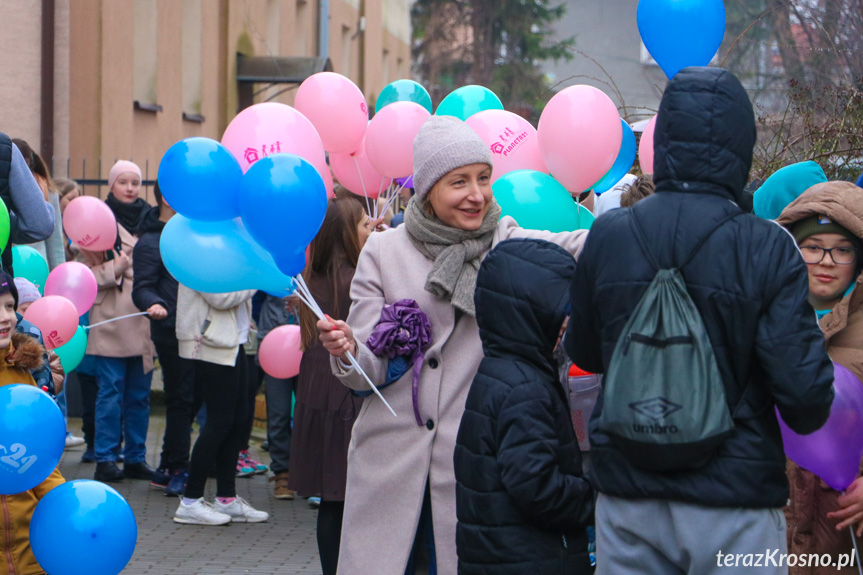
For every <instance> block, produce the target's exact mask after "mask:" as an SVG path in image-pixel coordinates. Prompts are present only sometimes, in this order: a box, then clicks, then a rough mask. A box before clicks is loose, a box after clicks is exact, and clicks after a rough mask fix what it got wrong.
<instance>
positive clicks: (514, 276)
mask: <svg viewBox="0 0 863 575" xmlns="http://www.w3.org/2000/svg"><path fill="white" fill-rule="evenodd" d="M574 273H575V260H574V259H573V257H572V256H571V255H570V254H569V253H568V252H567V251H566V250H564V249H563V248H561V247H560V246H557V245H555V244H552V243H550V242H546V241H543V240H533V239H513V240H506V241H503V242H501V243H499V244H498V245H497V247H495V248H494V249H493V250H492V251H491V252H490V253H489V254H488V255H487V256H486V257H485V259H484V260H483V262H482V265H481V266H480V268H479V276H478V277H477V281H476V292H475V294H474V299H475V303H476V322H477V325H478V326H479V336H480V339H481V340H482V347H483V351H484V352H485V356H486V357H497V358H513V357H515V358H518V359H521V360H523V361H525V362H527V363H529V364H531V365H534V366H536V367H537V368H539V369H542V370H543V371H549V370H550V371H551V372H552V373H555V372H556V367H555V366H556V364H555V360H554V357H553V355H552V350H553V349H554V345H555V343H556V342H557V338H558V335H559V334H560V327H561V326H562V325H563V320H564V318H565V317H566V315H567V307H568V302H569V284H570V281H571V280H572V275H573V274H574Z"/></svg>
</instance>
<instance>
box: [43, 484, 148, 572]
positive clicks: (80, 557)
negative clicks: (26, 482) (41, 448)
mask: <svg viewBox="0 0 863 575" xmlns="http://www.w3.org/2000/svg"><path fill="white" fill-rule="evenodd" d="M137 539H138V526H137V524H136V522H135V514H134V513H133V512H132V508H131V507H129V504H128V503H127V502H126V500H125V499H123V496H122V495H120V494H119V493H117V491H115V490H114V489H112V488H111V487H108V486H107V485H105V484H104V483H99V482H98V481H91V480H88V479H77V480H75V481H69V482H67V483H64V484H63V485H58V486H57V487H55V488H54V489H52V490H51V491H49V492H48V493H47V494H46V495H45V497H43V498H42V500H41V501H39V503H38V504H37V505H36V510H35V511H34V512H33V518H32V519H31V520H30V547H31V548H32V549H33V555H34V556H35V557H36V561H38V562H39V565H41V566H42V569H44V570H45V571H46V572H48V573H51V575H85V574H86V575H117V573H120V572H121V571H122V570H123V568H124V567H126V565H127V564H128V563H129V560H130V559H131V558H132V554H133V553H134V552H135V543H136V542H137Z"/></svg>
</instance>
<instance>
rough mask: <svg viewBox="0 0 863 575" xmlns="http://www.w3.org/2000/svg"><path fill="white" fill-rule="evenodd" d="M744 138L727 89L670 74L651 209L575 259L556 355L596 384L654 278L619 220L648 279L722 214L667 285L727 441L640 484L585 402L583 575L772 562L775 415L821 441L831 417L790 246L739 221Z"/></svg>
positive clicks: (781, 547) (825, 377)
mask: <svg viewBox="0 0 863 575" xmlns="http://www.w3.org/2000/svg"><path fill="white" fill-rule="evenodd" d="M755 137H756V134H755V120H754V114H753V111H752V105H751V103H750V102H749V98H748V96H747V94H746V92H745V91H744V89H743V87H742V86H741V85H740V82H739V81H738V80H737V78H735V77H734V75H732V74H731V73H729V72H727V71H725V70H722V69H719V68H701V67H692V68H685V69H683V70H682V71H681V72H679V73H678V74H677V75H676V76H675V77H674V79H673V80H672V81H671V82H670V83H669V84H668V87H667V88H666V90H665V93H664V95H663V97H662V100H661V102H660V106H659V114H658V117H657V121H656V131H655V135H654V181H655V183H656V193H655V194H654V195H653V196H651V197H649V198H647V199H645V200H643V201H641V202H639V203H638V204H636V205H635V206H633V207H632V208H628V209H621V210H615V211H613V212H609V213H608V214H606V215H604V216H603V217H601V218H599V219H598V220H597V221H596V223H595V224H594V225H593V227H592V229H591V231H590V234H589V235H588V239H587V242H586V245H585V249H584V253H583V254H582V256H581V258H580V259H579V262H578V268H577V269H576V272H575V275H574V277H573V283H572V287H571V305H572V315H571V318H570V321H569V325H568V327H567V334H566V338H565V347H566V350H567V353H568V354H569V356H570V357H571V358H572V360H573V361H574V362H575V363H576V364H577V365H578V366H579V367H581V368H582V369H585V370H587V371H591V372H597V373H605V372H606V371H607V370H608V367H609V362H610V360H611V357H612V353H613V352H614V349H615V345H616V344H617V341H618V337H619V336H620V333H621V330H622V328H623V326H624V324H625V323H626V322H627V320H628V318H629V316H630V315H631V314H632V311H633V310H634V308H635V307H636V305H638V303H639V301H640V299H641V297H642V295H643V294H644V293H645V291H646V290H647V287H648V285H649V284H650V282H651V280H652V279H653V277H654V275H655V273H656V271H657V270H656V269H654V268H653V267H652V266H651V265H650V263H649V262H648V259H647V257H646V256H645V253H644V252H643V251H642V248H641V247H640V246H639V243H638V241H637V240H636V235H635V232H634V228H633V224H632V221H631V220H632V218H633V217H634V218H635V219H636V220H637V221H638V223H639V225H640V227H641V228H642V230H643V231H644V235H645V238H646V239H647V241H648V242H649V249H650V251H651V253H652V254H653V257H654V258H655V259H656V261H657V264H658V265H659V266H661V267H663V268H671V267H674V266H675V265H678V264H679V263H680V262H682V260H683V258H684V257H685V256H686V255H687V254H688V253H689V252H690V251H691V250H692V249H693V248H694V247H695V245H696V244H697V243H698V242H699V240H701V239H702V238H703V237H704V236H706V235H707V234H708V233H709V232H710V231H711V229H713V228H714V227H716V226H717V225H718V224H719V222H720V221H721V220H723V219H724V218H726V217H728V216H730V215H732V214H737V215H736V217H734V218H733V219H731V220H729V221H727V222H725V223H723V224H722V225H720V226H719V227H718V228H717V229H716V231H715V232H714V233H713V234H712V235H711V236H710V237H709V238H708V239H707V241H706V242H705V243H704V245H703V246H702V247H701V249H700V250H699V251H698V252H697V253H696V255H695V257H693V258H692V259H691V261H689V263H688V264H686V265H684V266H683V267H682V269H681V274H682V276H683V279H684V282H685V284H686V288H687V291H688V292H689V295H690V297H691V298H692V300H693V302H694V303H695V306H696V308H697V309H698V311H699V312H700V314H701V317H702V320H703V322H704V326H705V329H706V331H707V335H708V337H709V339H710V343H711V346H712V348H713V352H714V354H715V356H716V361H717V364H718V367H719V371H720V374H721V376H722V381H723V384H724V387H725V395H726V398H727V402H728V406H729V410H730V412H731V414H732V419H733V422H734V431H733V433H732V435H731V436H730V437H729V438H728V439H727V440H725V442H724V443H723V444H721V445H720V446H719V448H718V450H717V452H716V453H715V454H714V455H713V456H712V457H711V458H710V459H709V460H708V461H707V462H706V463H705V464H704V465H703V466H701V467H699V468H697V469H688V470H680V471H673V472H664V473H659V472H651V471H645V470H644V469H641V468H639V467H636V466H635V465H633V463H632V462H631V461H629V460H628V459H627V458H626V457H625V456H624V455H623V453H622V452H621V451H620V450H619V449H617V448H616V446H615V445H614V442H613V441H612V438H611V437H610V436H608V435H607V434H604V433H603V432H602V431H601V430H600V429H599V426H598V420H599V416H600V414H601V413H602V408H603V400H602V397H601V396H600V398H599V399H598V401H597V405H596V409H595V410H594V412H593V415H592V417H591V422H590V444H591V465H592V470H591V482H592V484H593V486H594V487H595V488H596V490H597V491H599V497H598V500H597V505H596V526H597V541H596V549H597V573H615V574H617V573H631V572H638V573H648V574H651V573H656V574H660V573H661V574H663V575H666V574H676V573H693V574H695V573H697V574H698V575H704V574H710V573H714V572H717V573H721V572H727V571H728V569H727V567H728V566H731V565H733V564H734V563H733V562H734V561H735V559H736V558H735V557H734V556H732V555H729V554H734V553H741V554H749V553H756V554H757V553H762V554H764V553H765V549H767V550H776V551H777V553H779V554H781V553H785V549H786V542H785V530H786V528H785V519H784V517H783V515H782V507H783V506H784V505H785V502H786V500H787V499H788V480H787V479H786V476H785V455H784V453H783V445H782V438H781V436H780V432H779V426H778V423H777V420H776V414H775V411H774V405H775V406H776V407H777V408H778V409H779V413H780V414H781V415H782V418H783V419H784V420H785V422H786V423H787V424H788V425H789V426H790V427H791V428H792V429H793V430H794V431H796V432H798V433H803V434H806V433H811V432H813V431H815V430H816V429H818V428H820V427H821V426H822V425H823V424H824V422H825V421H826V420H827V417H828V415H829V413H830V406H831V404H832V402H833V389H832V381H833V366H832V364H831V362H830V359H829V357H828V356H827V354H826V352H825V350H824V341H823V336H822V335H821V332H820V330H819V328H818V323H817V322H816V319H815V313H814V312H813V310H812V306H811V305H810V304H809V302H808V301H807V297H808V278H807V271H806V266H805V265H804V264H803V261H802V258H800V255H799V253H798V251H797V247H796V245H795V243H794V240H793V238H792V237H791V236H790V235H789V234H788V233H786V232H785V231H784V230H783V229H782V228H780V227H779V226H777V225H776V224H774V223H771V222H768V221H764V220H762V219H760V218H758V217H756V216H753V215H749V214H744V213H743V212H742V210H741V209H740V208H739V207H738V204H739V203H740V201H741V197H742V195H743V188H744V186H745V184H746V181H747V177H748V174H749V168H750V166H751V162H752V150H753V147H754V144H755ZM633 383H634V384H637V382H633ZM680 384H681V385H686V384H687V382H683V381H681V382H680ZM697 525H700V526H709V528H707V529H703V528H702V529H694V528H693V526H697ZM717 553H719V555H717ZM729 558H730V560H731V563H730V564H729V563H728V560H729ZM762 559H763V558H762ZM776 563H777V561H776V556H775V555H774V557H773V562H772V563H766V564H765V563H764V562H763V561H762V563H761V565H763V567H762V569H761V570H759V573H777V574H778V573H786V572H787V571H786V569H787V567H786V566H782V565H779V566H777V565H776Z"/></svg>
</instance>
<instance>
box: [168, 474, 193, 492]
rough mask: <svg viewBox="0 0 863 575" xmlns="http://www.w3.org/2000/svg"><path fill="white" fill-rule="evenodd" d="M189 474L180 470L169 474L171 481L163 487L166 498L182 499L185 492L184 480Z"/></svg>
mask: <svg viewBox="0 0 863 575" xmlns="http://www.w3.org/2000/svg"><path fill="white" fill-rule="evenodd" d="M188 478H189V474H188V473H186V472H185V471H183V470H182V469H175V470H174V471H172V472H171V481H170V482H169V483H168V486H167V487H165V496H166V497H182V496H183V494H184V493H185V492H186V480H187V479H188Z"/></svg>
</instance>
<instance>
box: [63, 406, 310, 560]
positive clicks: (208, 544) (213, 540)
mask: <svg viewBox="0 0 863 575" xmlns="http://www.w3.org/2000/svg"><path fill="white" fill-rule="evenodd" d="M156 409H157V408H156V406H154V413H153V415H152V416H151V418H150V428H149V433H148V434H147V461H148V462H149V463H150V465H152V466H153V467H155V466H156V464H158V458H159V452H160V449H161V439H162V434H163V432H164V428H165V419H164V416H163V415H161V414H160V413H158V412H157V411H156ZM80 427H81V420H80V419H78V418H70V419H69V429H70V430H72V432H73V433H75V435H78V436H80V435H82V434H81V433H80ZM251 452H252V456H253V457H255V458H257V459H258V460H259V461H262V462H264V463H267V464H269V462H270V459H269V457H268V456H267V454H266V452H264V451H261V450H260V444H259V443H253V445H252V447H251ZM82 453H83V449H81V448H76V449H73V450H66V452H65V454H64V456H63V459H62V461H61V462H60V470H61V472H62V473H63V476H64V477H65V478H66V479H67V480H71V479H92V478H93V472H94V471H95V467H96V465H95V464H94V463H80V458H81V454H82ZM267 479H268V476H265V475H255V476H252V477H248V478H243V477H238V478H237V493H238V495H240V496H241V497H243V498H245V499H246V500H247V501H248V502H249V503H251V504H252V506H254V507H256V508H257V509H261V510H263V511H267V512H268V513H269V514H270V519H269V521H267V522H266V523H258V524H244V523H234V524H230V525H228V526H224V527H202V526H194V525H180V524H177V523H174V522H173V521H172V517H173V515H174V511H175V510H176V508H177V505H178V504H179V500H178V499H177V498H175V497H165V496H164V494H163V493H162V492H161V491H158V490H155V489H152V488H151V487H150V484H149V482H147V481H140V480H130V479H126V480H124V481H122V482H120V483H113V484H111V485H112V487H114V488H115V489H116V490H117V491H119V492H120V493H121V494H122V495H123V497H125V498H126V500H127V501H128V502H129V504H130V505H131V506H132V510H133V511H134V512H135V517H136V518H137V520H138V543H137V547H136V548H135V554H134V555H133V556H132V560H131V561H130V562H129V565H128V566H127V567H126V569H125V570H123V573H124V575H144V574H148V575H163V574H169V573H172V574H179V575H197V574H208V575H209V574H244V573H253V574H260V575H264V574H267V575H269V574H275V573H278V574H280V575H291V574H294V573H301V574H320V573H321V567H320V563H319V561H318V550H317V543H316V541H315V522H316V520H317V511H315V510H314V509H312V508H311V507H309V504H308V502H307V501H306V500H304V499H296V500H294V501H282V500H277V499H274V498H273V484H272V483H270V482H268V481H267ZM214 493H215V479H210V480H208V483H207V495H206V498H207V500H208V501H212V499H213V495H214Z"/></svg>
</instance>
